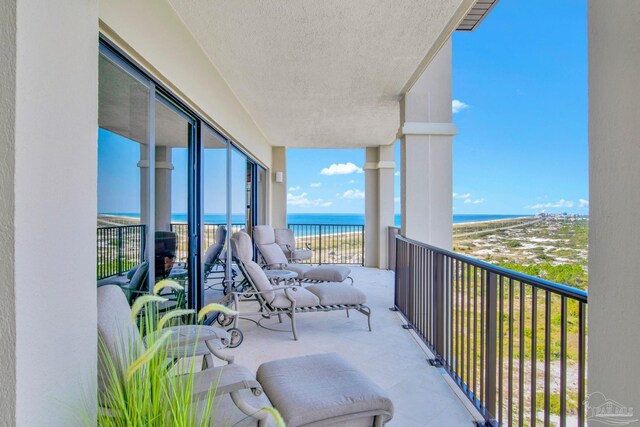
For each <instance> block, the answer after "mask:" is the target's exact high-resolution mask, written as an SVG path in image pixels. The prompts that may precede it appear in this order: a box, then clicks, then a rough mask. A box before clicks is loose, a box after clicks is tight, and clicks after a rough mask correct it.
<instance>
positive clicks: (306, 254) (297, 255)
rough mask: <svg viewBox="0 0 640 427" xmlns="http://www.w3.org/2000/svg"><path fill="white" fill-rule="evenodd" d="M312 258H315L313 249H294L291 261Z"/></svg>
mask: <svg viewBox="0 0 640 427" xmlns="http://www.w3.org/2000/svg"><path fill="white" fill-rule="evenodd" d="M311 258H313V251H312V250H311V249H294V250H293V251H291V259H295V260H303V261H304V260H307V259H311Z"/></svg>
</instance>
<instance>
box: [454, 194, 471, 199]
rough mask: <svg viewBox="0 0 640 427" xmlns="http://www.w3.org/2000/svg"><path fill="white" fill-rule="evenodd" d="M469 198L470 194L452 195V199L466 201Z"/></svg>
mask: <svg viewBox="0 0 640 427" xmlns="http://www.w3.org/2000/svg"><path fill="white" fill-rule="evenodd" d="M470 197H471V193H464V194H460V193H453V198H454V199H468V198H470Z"/></svg>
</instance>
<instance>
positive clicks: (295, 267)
mask: <svg viewBox="0 0 640 427" xmlns="http://www.w3.org/2000/svg"><path fill="white" fill-rule="evenodd" d="M282 268H283V269H285V270H289V271H294V272H296V273H298V279H306V278H307V274H308V273H309V272H310V271H311V270H313V269H314V268H316V267H314V266H312V265H309V264H286V265H283V266H282Z"/></svg>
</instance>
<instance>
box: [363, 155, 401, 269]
mask: <svg viewBox="0 0 640 427" xmlns="http://www.w3.org/2000/svg"><path fill="white" fill-rule="evenodd" d="M395 167H396V164H395V161H394V154H393V145H385V146H379V147H368V148H367V149H366V163H365V165H364V168H363V169H364V172H365V227H364V234H365V236H364V241H365V265H366V266H367V267H378V268H387V266H388V255H387V247H388V244H387V228H388V227H390V226H392V225H393V210H394V209H393V208H394V207H393V173H394V169H395Z"/></svg>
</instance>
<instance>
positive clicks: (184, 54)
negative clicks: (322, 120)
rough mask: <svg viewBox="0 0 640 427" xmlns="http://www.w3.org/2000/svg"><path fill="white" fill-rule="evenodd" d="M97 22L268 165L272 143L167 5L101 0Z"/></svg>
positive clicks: (154, 0)
mask: <svg viewBox="0 0 640 427" xmlns="http://www.w3.org/2000/svg"><path fill="white" fill-rule="evenodd" d="M100 20H101V21H102V25H101V29H102V31H103V32H104V33H105V34H107V35H108V36H111V35H114V36H116V37H114V38H119V39H122V41H124V44H122V43H119V44H120V47H121V48H123V49H124V50H126V51H127V53H129V54H130V55H132V56H134V58H135V59H136V60H138V61H139V62H141V63H142V65H150V66H151V68H152V69H150V70H148V71H150V72H152V73H153V74H154V75H155V76H156V77H157V78H159V79H160V80H162V81H163V83H166V84H167V85H168V86H170V87H171V89H172V90H175V91H176V92H178V95H180V96H181V97H182V98H183V99H185V98H186V99H185V101H188V102H189V103H190V104H191V105H192V106H193V107H194V108H198V109H199V110H200V112H201V113H202V114H203V115H205V116H206V117H207V118H208V119H209V120H211V121H212V122H213V123H214V124H215V125H217V126H218V127H219V128H220V129H222V130H223V131H224V132H226V133H227V134H228V135H229V136H230V137H231V138H233V139H234V140H235V141H236V142H238V143H239V144H240V145H241V146H242V147H243V148H244V149H245V150H247V151H248V152H249V153H250V154H252V155H253V156H254V157H255V158H256V159H257V160H259V161H260V162H262V163H263V164H264V165H265V166H267V167H270V166H271V145H270V144H269V142H268V141H267V140H266V138H265V137H264V135H263V134H262V132H261V131H260V129H259V128H258V127H257V125H256V124H255V122H254V121H253V119H252V118H251V116H250V115H249V114H248V113H247V111H246V110H245V109H244V107H243V106H242V105H241V104H240V102H239V101H238V99H237V98H236V96H235V95H234V94H233V92H232V91H231V89H230V87H229V85H228V84H227V83H226V81H225V80H224V79H223V77H222V76H221V75H220V73H219V72H218V70H217V69H216V68H215V66H214V64H212V62H211V61H210V60H209V58H208V57H207V56H206V55H205V54H204V52H203V51H202V49H201V48H200V46H199V45H198V43H197V42H196V40H195V39H194V38H193V36H192V35H191V33H190V32H189V30H188V29H187V27H186V26H185V25H184V23H183V22H182V20H180V18H179V17H178V15H177V14H176V13H175V11H174V10H173V8H172V7H171V5H169V3H168V2H166V1H165V0H137V1H135V2H132V1H128V0H108V1H106V0H103V1H100ZM114 41H115V42H116V43H118V42H119V40H117V39H116V40H114ZM127 45H128V46H127Z"/></svg>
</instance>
